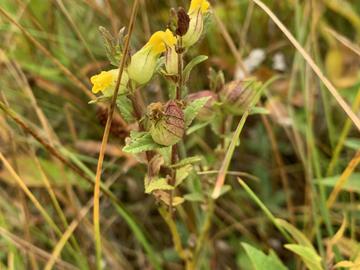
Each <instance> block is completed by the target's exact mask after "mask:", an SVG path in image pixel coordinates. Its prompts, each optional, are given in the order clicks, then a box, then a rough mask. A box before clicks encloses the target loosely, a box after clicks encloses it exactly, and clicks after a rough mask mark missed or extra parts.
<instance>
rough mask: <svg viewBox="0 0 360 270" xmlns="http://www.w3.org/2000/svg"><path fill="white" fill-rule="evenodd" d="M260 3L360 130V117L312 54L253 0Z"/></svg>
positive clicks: (269, 12) (277, 20) (271, 13)
mask: <svg viewBox="0 0 360 270" xmlns="http://www.w3.org/2000/svg"><path fill="white" fill-rule="evenodd" d="M252 1H253V2H255V4H256V5H258V6H259V7H260V8H261V9H262V10H263V11H264V12H265V13H266V14H267V15H268V16H269V17H270V18H271V19H272V20H273V22H274V23H275V24H276V25H277V26H278V27H279V28H280V30H281V31H282V32H283V33H284V34H285V36H286V37H287V38H288V39H289V41H290V42H291V44H292V45H293V46H294V47H295V48H296V49H297V50H298V51H299V53H300V54H301V55H302V57H303V58H304V59H305V61H306V62H307V63H308V64H309V66H310V67H311V69H312V70H313V71H314V72H315V73H316V75H317V76H318V77H319V79H320V80H321V81H322V82H323V84H324V85H325V86H326V88H327V89H328V90H329V91H330V93H331V94H332V95H333V97H334V98H335V100H336V101H337V102H338V104H339V105H340V107H341V108H342V109H343V110H344V112H345V113H346V114H347V116H348V117H349V118H350V119H351V121H352V122H353V123H354V124H355V126H356V127H357V129H358V130H359V131H360V119H359V117H358V116H357V115H356V114H355V113H354V112H353V111H352V110H351V108H350V106H349V105H348V104H347V103H346V101H345V100H344V99H343V98H342V96H341V95H340V94H339V93H338V91H337V90H336V88H335V87H334V86H333V84H332V83H331V82H330V80H329V79H328V78H327V77H326V76H325V75H324V74H323V72H322V71H321V69H320V68H319V67H318V66H317V65H316V63H315V62H314V60H313V59H312V58H311V56H310V55H309V54H308V53H307V52H306V51H305V49H304V48H303V47H302V46H301V45H300V44H299V42H298V41H297V40H296V39H295V38H294V36H293V35H292V34H291V33H290V31H289V30H288V29H287V28H286V27H285V26H284V24H283V23H282V22H281V21H280V20H279V19H278V17H277V16H276V15H275V14H274V13H273V12H272V11H271V10H270V9H269V8H268V7H267V6H266V5H265V4H264V3H263V2H262V1H261V0H252Z"/></svg>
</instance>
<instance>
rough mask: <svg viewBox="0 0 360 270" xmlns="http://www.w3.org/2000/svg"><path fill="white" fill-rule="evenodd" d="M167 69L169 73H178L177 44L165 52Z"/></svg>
mask: <svg viewBox="0 0 360 270" xmlns="http://www.w3.org/2000/svg"><path fill="white" fill-rule="evenodd" d="M165 69H166V72H167V74H168V75H177V74H178V71H179V58H178V54H177V52H176V49H175V45H174V46H171V47H168V48H167V49H166V52H165Z"/></svg>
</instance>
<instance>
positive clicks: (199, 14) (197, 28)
mask: <svg viewBox="0 0 360 270" xmlns="http://www.w3.org/2000/svg"><path fill="white" fill-rule="evenodd" d="M209 7H210V4H209V2H208V1H206V0H192V1H191V3H190V8H189V11H188V15H189V17H190V24H189V29H188V31H187V32H186V34H185V35H184V36H183V39H182V40H183V45H184V47H190V46H192V45H194V44H195V43H196V42H197V41H198V40H199V39H200V37H201V34H202V32H203V29H204V18H203V17H204V13H206V12H207V11H208V10H209Z"/></svg>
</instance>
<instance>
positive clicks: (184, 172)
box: [175, 164, 193, 187]
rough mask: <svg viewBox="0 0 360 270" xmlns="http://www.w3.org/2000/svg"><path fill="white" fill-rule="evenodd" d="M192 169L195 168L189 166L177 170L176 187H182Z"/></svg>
mask: <svg viewBox="0 0 360 270" xmlns="http://www.w3.org/2000/svg"><path fill="white" fill-rule="evenodd" d="M192 169H193V166H192V165H190V164H188V165H185V166H183V167H181V168H180V169H177V170H176V182H175V186H176V187H177V186H178V185H180V184H181V183H182V182H183V181H184V180H185V179H186V178H187V177H188V176H189V174H190V172H191V171H192Z"/></svg>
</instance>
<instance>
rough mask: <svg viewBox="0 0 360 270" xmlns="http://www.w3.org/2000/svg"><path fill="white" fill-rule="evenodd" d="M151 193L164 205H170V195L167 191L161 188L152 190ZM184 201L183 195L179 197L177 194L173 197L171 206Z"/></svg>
mask: <svg viewBox="0 0 360 270" xmlns="http://www.w3.org/2000/svg"><path fill="white" fill-rule="evenodd" d="M153 194H154V195H155V196H156V197H157V198H158V199H159V200H161V201H162V202H163V203H165V204H166V205H170V195H169V193H168V192H165V191H163V190H156V191H154V193H153ZM184 201H185V200H184V198H183V197H179V196H176V197H173V198H172V206H177V205H179V204H182V203H183V202H184Z"/></svg>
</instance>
